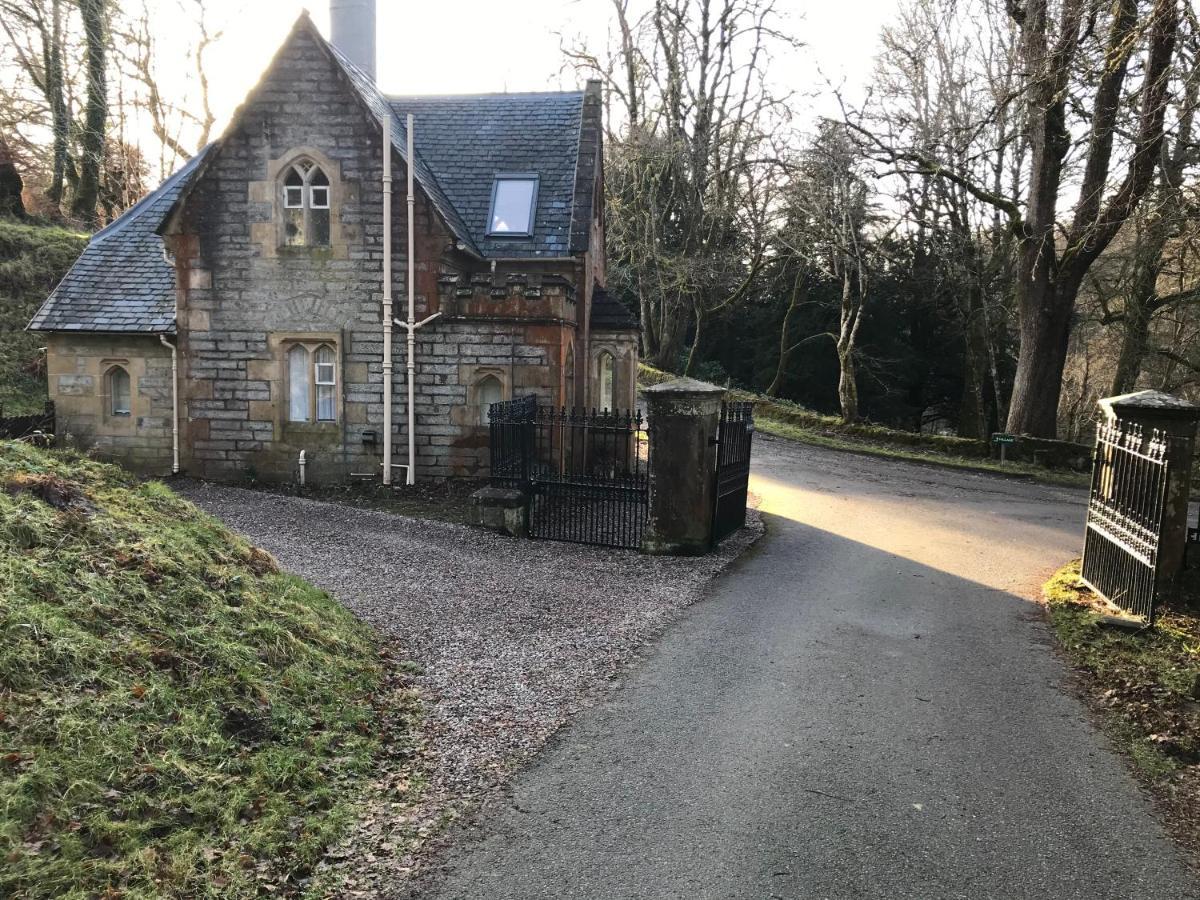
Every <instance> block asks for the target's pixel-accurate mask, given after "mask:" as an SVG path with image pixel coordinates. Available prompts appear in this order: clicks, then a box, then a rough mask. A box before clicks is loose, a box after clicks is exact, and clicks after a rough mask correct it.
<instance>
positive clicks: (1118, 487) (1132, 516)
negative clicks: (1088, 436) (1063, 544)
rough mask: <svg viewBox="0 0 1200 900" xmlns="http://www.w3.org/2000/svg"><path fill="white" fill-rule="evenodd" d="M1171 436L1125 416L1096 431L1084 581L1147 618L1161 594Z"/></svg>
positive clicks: (1109, 598)
mask: <svg viewBox="0 0 1200 900" xmlns="http://www.w3.org/2000/svg"><path fill="white" fill-rule="evenodd" d="M1169 441H1170V439H1169V438H1168V437H1167V435H1165V434H1163V433H1162V432H1160V431H1158V430H1153V431H1150V432H1149V433H1146V432H1145V431H1144V430H1143V429H1142V427H1141V426H1139V425H1133V424H1129V423H1125V422H1121V421H1120V420H1118V421H1115V422H1111V423H1106V424H1104V425H1101V426H1100V427H1099V429H1097V432H1096V456H1095V459H1094V461H1093V465H1092V488H1091V495H1090V497H1089V498H1088V517H1087V531H1086V534H1085V537H1084V544H1083V567H1082V576H1083V581H1084V582H1085V583H1086V584H1087V585H1088V586H1089V587H1090V588H1092V590H1094V591H1096V593H1098V594H1100V595H1101V596H1102V597H1104V598H1105V599H1106V600H1108V601H1109V602H1111V603H1113V604H1115V605H1116V606H1118V607H1120V608H1121V609H1123V610H1125V611H1126V612H1129V613H1131V614H1133V615H1135V616H1140V617H1142V618H1144V619H1145V620H1146V621H1148V622H1153V621H1154V611H1155V601H1156V599H1157V594H1158V575H1159V571H1158V545H1159V536H1160V535H1161V533H1162V525H1163V518H1164V516H1165V514H1166V497H1167V474H1168V457H1169V451H1170V443H1169Z"/></svg>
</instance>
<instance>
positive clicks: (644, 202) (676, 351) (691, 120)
mask: <svg viewBox="0 0 1200 900" xmlns="http://www.w3.org/2000/svg"><path fill="white" fill-rule="evenodd" d="M612 4H613V12H614V17H615V21H616V26H615V38H614V42H613V46H612V48H611V50H610V51H608V52H606V53H600V52H597V51H595V50H593V49H592V48H589V47H588V46H587V45H586V44H581V45H574V46H569V47H566V48H564V52H565V53H566V56H567V59H568V62H569V64H570V65H573V66H575V67H576V68H577V69H578V70H579V71H581V72H584V73H586V74H588V75H589V76H593V77H598V78H600V79H602V80H603V81H604V83H605V85H606V88H607V91H608V95H609V100H610V103H609V106H610V119H609V122H608V133H607V135H606V143H607V148H608V158H607V160H606V179H607V182H608V193H609V213H610V217H609V241H610V247H611V249H612V256H613V265H612V267H611V274H612V277H613V280H614V282H616V284H617V285H618V286H620V287H624V288H626V289H627V292H628V293H631V294H636V295H637V296H638V298H639V303H640V313H641V320H642V335H643V338H642V339H643V352H644V354H645V355H646V356H647V357H648V358H649V359H650V360H651V361H652V362H654V363H656V364H659V365H663V366H667V367H670V368H674V367H675V366H677V365H679V361H680V358H681V356H682V355H683V351H684V348H685V345H687V344H688V343H689V341H688V338H689V334H690V336H691V341H690V344H691V347H690V350H689V352H688V353H687V357H686V361H685V362H684V368H685V370H689V369H690V368H691V367H692V365H693V364H694V362H695V360H696V348H697V346H698V345H699V341H700V336H701V334H702V330H703V327H704V323H705V322H706V321H707V319H708V318H709V317H711V316H712V315H713V314H715V313H716V312H719V311H724V310H728V309H729V308H731V307H732V306H733V305H735V304H736V303H738V302H739V301H740V300H741V299H742V298H744V297H745V296H746V295H747V293H748V290H749V286H750V284H752V283H753V280H754V278H755V276H756V275H757V274H758V272H759V270H760V269H761V267H762V265H763V260H764V254H765V252H766V248H765V244H764V239H765V236H766V234H767V233H768V228H767V223H768V220H769V217H770V215H771V211H772V205H771V201H770V199H769V196H768V195H769V193H770V191H771V189H772V185H773V184H774V181H773V178H774V175H775V172H774V163H773V154H772V153H771V152H769V148H768V136H769V135H770V134H771V133H772V132H773V131H775V130H777V129H779V128H780V127H781V126H782V124H783V123H785V122H786V120H787V116H788V114H789V110H788V103H787V101H788V99H789V98H788V96H786V95H777V94H775V93H774V92H772V90H771V89H770V88H769V87H768V84H767V81H766V65H767V60H768V57H769V55H770V52H771V51H772V49H780V48H785V47H787V48H790V47H794V46H796V43H795V41H794V40H792V39H791V38H788V37H786V36H785V35H784V34H783V33H782V32H781V31H780V30H779V29H778V27H777V26H778V18H779V17H778V15H777V12H776V7H775V0H652V2H649V3H647V4H646V5H645V6H644V7H643V8H641V11H640V12H635V10H634V9H633V5H632V3H631V2H630V0H612ZM614 108H615V110H616V111H615V112H613V109H614Z"/></svg>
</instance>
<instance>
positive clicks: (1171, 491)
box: [1098, 391, 1200, 600]
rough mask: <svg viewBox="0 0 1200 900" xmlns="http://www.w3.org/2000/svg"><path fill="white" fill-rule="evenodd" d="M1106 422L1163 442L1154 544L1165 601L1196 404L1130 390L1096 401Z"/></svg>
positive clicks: (1180, 540)
mask: <svg viewBox="0 0 1200 900" xmlns="http://www.w3.org/2000/svg"><path fill="white" fill-rule="evenodd" d="M1098 403H1099V406H1100V409H1101V410H1103V412H1104V415H1105V416H1106V417H1107V418H1108V420H1109V421H1113V420H1116V419H1119V420H1121V421H1122V422H1128V423H1131V424H1135V425H1140V426H1141V427H1142V429H1143V432H1144V433H1145V435H1146V438H1147V439H1149V437H1150V432H1151V431H1152V430H1158V431H1160V432H1162V433H1163V434H1164V435H1165V436H1166V437H1167V439H1168V441H1167V446H1168V450H1167V492H1166V510H1165V514H1164V516H1163V523H1162V531H1161V532H1160V533H1159V543H1158V581H1159V588H1158V595H1159V599H1160V600H1166V599H1169V598H1170V597H1171V596H1173V595H1174V593H1175V591H1176V589H1177V586H1178V576H1179V574H1180V572H1182V571H1183V564H1184V559H1185V556H1186V552H1187V533H1188V524H1187V517H1188V500H1189V498H1190V495H1191V476H1192V464H1193V458H1194V455H1195V451H1196V424H1197V422H1198V421H1200V405H1197V404H1195V403H1192V402H1191V401H1189V400H1184V399H1183V398H1182V397H1176V396H1175V395H1173V394H1165V393H1163V392H1162V391H1135V392H1133V393H1131V394H1121V395H1119V396H1116V397H1105V398H1104V399H1103V400H1100V401H1098Z"/></svg>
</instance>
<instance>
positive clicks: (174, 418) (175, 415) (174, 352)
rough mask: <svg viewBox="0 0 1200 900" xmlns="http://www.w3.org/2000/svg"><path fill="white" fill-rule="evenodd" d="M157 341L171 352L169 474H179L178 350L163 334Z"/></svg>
mask: <svg viewBox="0 0 1200 900" xmlns="http://www.w3.org/2000/svg"><path fill="white" fill-rule="evenodd" d="M158 339H159V340H160V341H161V342H162V345H163V346H164V347H166V348H167V349H168V350H170V351H171V474H172V475H178V474H179V349H178V348H177V347H176V346H175V345H174V344H172V343H171V342H170V341H168V340H167V336H166V335H165V334H160V335H159V336H158Z"/></svg>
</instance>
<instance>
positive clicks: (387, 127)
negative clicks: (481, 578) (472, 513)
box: [382, 116, 412, 484]
mask: <svg viewBox="0 0 1200 900" xmlns="http://www.w3.org/2000/svg"><path fill="white" fill-rule="evenodd" d="M409 171H410V172H411V171H412V166H409ZM382 323H383V483H384V484H391V483H392V117H391V116H384V118H383V318H382ZM410 403H411V401H410ZM410 415H411V412H410ZM409 477H411V476H409Z"/></svg>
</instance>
